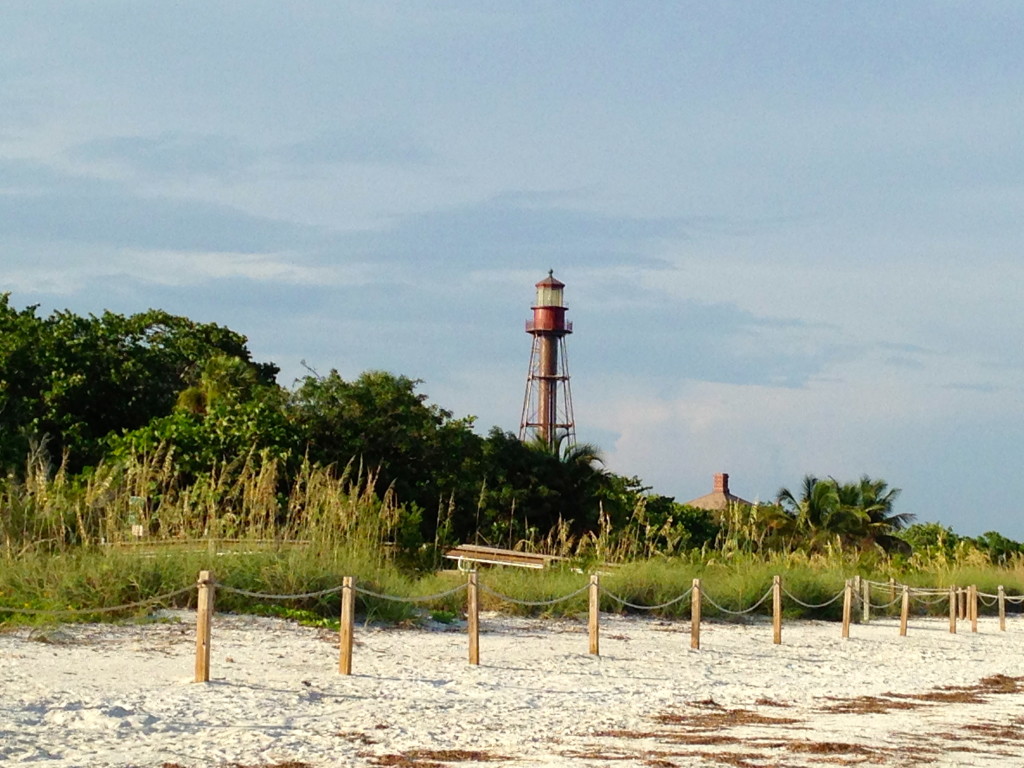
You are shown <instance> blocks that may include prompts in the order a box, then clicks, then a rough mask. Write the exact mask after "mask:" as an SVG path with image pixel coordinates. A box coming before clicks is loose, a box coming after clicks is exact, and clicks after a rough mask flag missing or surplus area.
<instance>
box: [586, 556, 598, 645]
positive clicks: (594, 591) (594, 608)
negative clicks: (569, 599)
mask: <svg viewBox="0 0 1024 768" xmlns="http://www.w3.org/2000/svg"><path fill="white" fill-rule="evenodd" d="M600 622H601V577H600V576H598V575H597V574H596V573H592V574H590V616H589V619H588V621H587V634H588V635H589V636H590V653H591V654H592V655H593V656H600V655H601V640H600V631H601V630H600Z"/></svg>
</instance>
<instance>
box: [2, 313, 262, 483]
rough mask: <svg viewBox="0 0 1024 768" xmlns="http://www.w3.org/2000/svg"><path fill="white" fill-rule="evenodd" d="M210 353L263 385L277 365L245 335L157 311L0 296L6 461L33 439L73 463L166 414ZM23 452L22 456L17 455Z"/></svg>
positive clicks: (78, 465) (76, 464)
mask: <svg viewBox="0 0 1024 768" xmlns="http://www.w3.org/2000/svg"><path fill="white" fill-rule="evenodd" d="M214 357H226V358H229V359H233V360H237V361H239V365H240V366H243V367H245V368H247V369H249V371H250V373H251V375H252V377H253V378H254V379H255V380H256V381H258V382H259V383H261V384H262V385H264V386H276V384H275V382H274V377H275V375H276V373H277V367H276V366H274V365H272V364H269V363H255V362H253V361H252V358H251V355H250V353H249V350H248V349H247V347H246V339H245V337H244V336H242V335H240V334H237V333H235V332H234V331H231V330H229V329H227V328H223V327H221V326H218V325H214V324H201V323H195V322H192V321H191V320H189V319H187V318H184V317H178V316H175V315H171V314H169V313H167V312H162V311H159V310H150V311H148V312H144V313H140V314H136V315H131V316H128V317H125V316H123V315H118V314H114V313H111V312H104V313H103V315H101V316H99V317H96V316H94V315H90V316H88V317H82V316H79V315H75V314H73V313H71V312H67V311H63V312H55V313H53V314H52V315H50V316H49V317H48V318H39V317H37V316H36V307H29V308H28V309H26V310H23V311H21V312H17V311H15V310H13V309H12V308H11V307H10V302H9V295H8V294H3V295H2V296H0V382H2V384H3V391H4V398H3V401H2V403H0V406H2V411H0V426H2V427H3V431H4V433H5V435H15V436H18V437H16V438H10V437H8V438H6V439H5V441H4V447H3V450H4V457H3V458H4V460H5V463H6V464H7V466H8V467H10V466H11V462H12V461H14V462H17V461H20V459H18V457H17V456H16V455H14V454H16V453H17V452H18V451H24V450H25V449H26V448H27V444H28V442H29V441H30V440H36V441H44V440H45V441H48V444H49V447H50V450H51V451H52V452H53V453H55V454H57V455H60V454H62V453H64V452H68V453H69V462H68V463H69V468H70V469H72V470H77V469H79V468H81V467H83V466H85V465H88V464H91V463H94V462H95V461H97V460H98V459H99V458H100V456H101V455H102V451H103V448H104V443H103V438H105V437H106V436H107V435H109V434H111V433H118V432H122V431H130V430H134V429H138V428H140V427H143V426H144V425H146V424H148V423H149V422H150V421H151V420H152V419H154V418H159V417H163V416H166V415H167V414H169V413H170V412H171V411H172V409H173V408H174V406H175V403H176V401H177V398H178V396H179V394H180V393H181V391H182V390H184V389H186V388H188V387H189V386H191V385H193V384H195V383H196V381H197V380H198V378H199V376H200V372H201V370H202V367H203V365H204V363H206V362H207V361H208V360H210V359H211V358H214ZM21 458H22V459H23V456H22V457H21Z"/></svg>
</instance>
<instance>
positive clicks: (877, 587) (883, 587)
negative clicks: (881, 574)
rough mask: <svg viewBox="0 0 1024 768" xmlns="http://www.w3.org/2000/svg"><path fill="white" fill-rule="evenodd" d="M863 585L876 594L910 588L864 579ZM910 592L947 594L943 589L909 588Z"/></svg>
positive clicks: (895, 583) (897, 583)
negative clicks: (873, 590)
mask: <svg viewBox="0 0 1024 768" xmlns="http://www.w3.org/2000/svg"><path fill="white" fill-rule="evenodd" d="M863 583H865V584H870V585H871V586H872V587H874V588H875V590H876V591H878V592H884V591H887V590H890V589H895V590H902V589H903V587H904V586H910V585H909V584H901V583H899V582H895V581H894V582H888V581H872V580H871V579H864V581H863ZM910 591H911V592H920V593H921V594H928V595H938V594H946V593H948V592H949V590H948V589H947V588H944V587H912V586H910Z"/></svg>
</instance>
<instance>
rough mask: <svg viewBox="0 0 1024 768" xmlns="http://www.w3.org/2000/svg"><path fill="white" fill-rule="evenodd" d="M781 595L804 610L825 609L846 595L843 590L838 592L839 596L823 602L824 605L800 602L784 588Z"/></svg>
mask: <svg viewBox="0 0 1024 768" xmlns="http://www.w3.org/2000/svg"><path fill="white" fill-rule="evenodd" d="M782 593H783V594H784V595H786V597H788V598H789V599H790V600H792V601H793V602H794V603H796V604H797V605H802V606H803V607H804V608H825V607H827V606H829V605H832V603H834V602H836V601H837V600H838V599H839V598H841V597H842V596H843V595H845V594H846V590H845V589H841V590H839V594H837V595H836V596H835V597H833V598H832V599H831V600H829V601H828V602H825V603H805V602H804V601H803V600H801V599H800V598H799V597H797V596H796V595H794V594H793V593H792V592H790V591H789V590H788V589H786V588H785V587H783V588H782Z"/></svg>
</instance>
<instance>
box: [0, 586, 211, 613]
mask: <svg viewBox="0 0 1024 768" xmlns="http://www.w3.org/2000/svg"><path fill="white" fill-rule="evenodd" d="M195 588H196V587H195V585H194V584H193V585H191V586H188V587H183V588H182V589H178V590H175V591H174V592H167V593H165V594H162V595H154V596H153V597H147V598H146V599H144V600H136V601H135V602H134V603H125V604H123V605H111V606H108V607H106V608H66V609H64V610H61V611H47V610H41V609H35V608H16V607H13V606H7V605H0V611H3V612H6V613H23V614H26V615H31V616H85V615H88V614H92V613H115V612H116V611H126V610H128V609H129V608H141V607H142V606H144V605H152V604H153V603H161V602H163V601H165V600H170V599H172V598H175V597H180V596H181V595H185V594H188V593H189V592H191V591H192V590H193V589H195Z"/></svg>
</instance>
